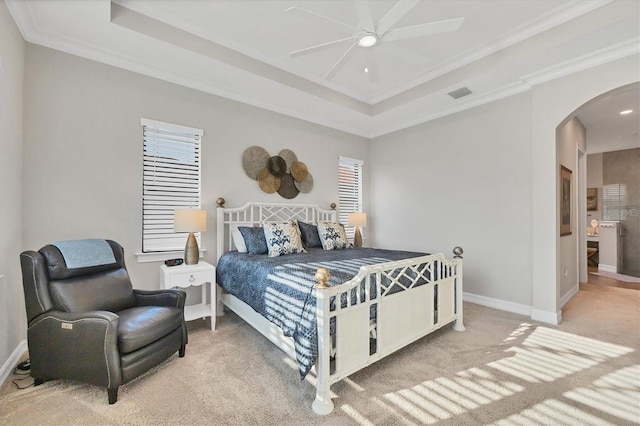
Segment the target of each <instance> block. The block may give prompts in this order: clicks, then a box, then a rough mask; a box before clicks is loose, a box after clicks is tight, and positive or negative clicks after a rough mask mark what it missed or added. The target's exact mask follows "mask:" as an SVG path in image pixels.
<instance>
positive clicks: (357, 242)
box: [348, 213, 367, 247]
mask: <svg viewBox="0 0 640 426" xmlns="http://www.w3.org/2000/svg"><path fill="white" fill-rule="evenodd" d="M348 224H349V226H355V227H356V235H355V236H354V237H353V245H354V246H355V247H362V234H361V233H360V227H365V226H367V214H366V213H349V219H348Z"/></svg>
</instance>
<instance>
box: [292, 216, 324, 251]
mask: <svg viewBox="0 0 640 426" xmlns="http://www.w3.org/2000/svg"><path fill="white" fill-rule="evenodd" d="M298 228H300V235H301V237H302V244H303V245H304V248H307V249H309V248H313V247H322V241H320V235H318V227H317V226H316V225H311V224H310V223H305V222H298Z"/></svg>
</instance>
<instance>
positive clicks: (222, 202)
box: [216, 197, 226, 207]
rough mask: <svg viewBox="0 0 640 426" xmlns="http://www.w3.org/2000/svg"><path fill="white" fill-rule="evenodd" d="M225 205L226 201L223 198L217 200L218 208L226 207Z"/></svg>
mask: <svg viewBox="0 0 640 426" xmlns="http://www.w3.org/2000/svg"><path fill="white" fill-rule="evenodd" d="M224 203H226V201H225V200H224V198H222V197H220V198H218V199H217V200H216V204H217V205H218V207H224Z"/></svg>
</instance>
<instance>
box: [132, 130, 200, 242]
mask: <svg viewBox="0 0 640 426" xmlns="http://www.w3.org/2000/svg"><path fill="white" fill-rule="evenodd" d="M140 122H141V124H142V129H143V145H144V152H143V184H142V251H143V252H144V253H149V252H159V251H175V250H183V249H184V246H185V244H186V241H187V236H188V234H187V233H175V232H173V220H174V219H173V218H174V212H175V210H176V209H188V208H194V209H199V208H200V189H201V186H200V164H201V162H200V158H201V157H200V142H201V138H202V134H203V131H202V130H201V129H194V128H190V127H185V126H179V125H176V124H171V123H163V122H160V121H154V120H148V119H145V118H143V119H142V120H141V121H140ZM195 235H196V239H197V241H198V245H199V244H200V233H196V234H195Z"/></svg>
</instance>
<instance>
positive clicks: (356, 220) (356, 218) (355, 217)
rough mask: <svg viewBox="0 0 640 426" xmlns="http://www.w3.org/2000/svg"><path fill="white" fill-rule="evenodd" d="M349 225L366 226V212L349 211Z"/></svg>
mask: <svg viewBox="0 0 640 426" xmlns="http://www.w3.org/2000/svg"><path fill="white" fill-rule="evenodd" d="M348 222H349V223H348V225H349V226H359V227H366V226H367V214H366V213H349V219H348Z"/></svg>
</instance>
